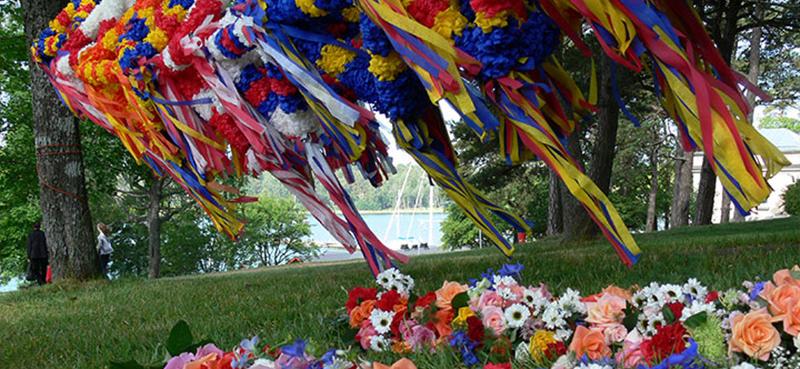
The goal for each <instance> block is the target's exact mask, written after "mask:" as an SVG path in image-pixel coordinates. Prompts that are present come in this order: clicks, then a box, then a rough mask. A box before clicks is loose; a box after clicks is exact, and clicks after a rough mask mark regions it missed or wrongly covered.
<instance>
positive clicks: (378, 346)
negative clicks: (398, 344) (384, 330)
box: [369, 336, 389, 352]
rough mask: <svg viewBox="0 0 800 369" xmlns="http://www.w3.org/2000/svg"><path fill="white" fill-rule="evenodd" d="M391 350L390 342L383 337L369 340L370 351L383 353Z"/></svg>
mask: <svg viewBox="0 0 800 369" xmlns="http://www.w3.org/2000/svg"><path fill="white" fill-rule="evenodd" d="M388 348H389V340H388V339H386V337H383V336H372V338H370V339H369V349H370V350H372V351H377V352H383V351H386V349H388Z"/></svg>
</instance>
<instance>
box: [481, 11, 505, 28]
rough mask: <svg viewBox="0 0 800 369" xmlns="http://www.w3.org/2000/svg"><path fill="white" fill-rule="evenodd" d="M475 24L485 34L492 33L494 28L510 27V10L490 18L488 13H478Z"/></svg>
mask: <svg viewBox="0 0 800 369" xmlns="http://www.w3.org/2000/svg"><path fill="white" fill-rule="evenodd" d="M475 24H476V25H477V26H478V27H480V28H481V30H482V31H483V33H489V32H492V28H494V27H505V26H507V25H508V10H503V11H501V12H499V13H497V14H496V15H495V16H494V17H489V16H487V15H486V13H483V12H478V13H476V14H475Z"/></svg>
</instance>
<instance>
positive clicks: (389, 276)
mask: <svg viewBox="0 0 800 369" xmlns="http://www.w3.org/2000/svg"><path fill="white" fill-rule="evenodd" d="M398 274H400V272H399V271H398V270H397V269H395V268H390V269H386V270H384V271H382V272H380V273H379V274H378V276H377V277H375V282H376V283H378V285H379V286H381V287H383V288H384V289H387V290H389V289H391V287H392V286H393V285H394V283H395V280H397V278H398Z"/></svg>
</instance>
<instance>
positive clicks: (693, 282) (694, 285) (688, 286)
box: [683, 278, 708, 299]
mask: <svg viewBox="0 0 800 369" xmlns="http://www.w3.org/2000/svg"><path fill="white" fill-rule="evenodd" d="M683 293H685V294H687V295H692V297H694V298H696V299H705V297H706V295H707V294H708V289H707V288H705V287H704V286H703V285H702V284H701V283H700V281H698V280H697V278H690V279H689V280H688V281H686V283H685V284H684V285H683Z"/></svg>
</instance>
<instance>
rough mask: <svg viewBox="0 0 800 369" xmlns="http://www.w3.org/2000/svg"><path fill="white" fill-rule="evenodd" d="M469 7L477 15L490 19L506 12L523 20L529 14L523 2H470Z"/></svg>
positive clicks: (486, 0)
mask: <svg viewBox="0 0 800 369" xmlns="http://www.w3.org/2000/svg"><path fill="white" fill-rule="evenodd" d="M469 5H470V6H472V9H473V10H475V12H476V13H484V14H486V15H487V16H489V17H494V16H496V15H497V14H498V13H500V12H502V11H506V10H509V11H511V12H512V13H513V14H514V15H516V16H517V17H519V18H522V19H524V18H525V17H526V15H527V14H528V9H527V8H526V7H525V2H524V1H522V0H508V1H506V0H470V2H469Z"/></svg>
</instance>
